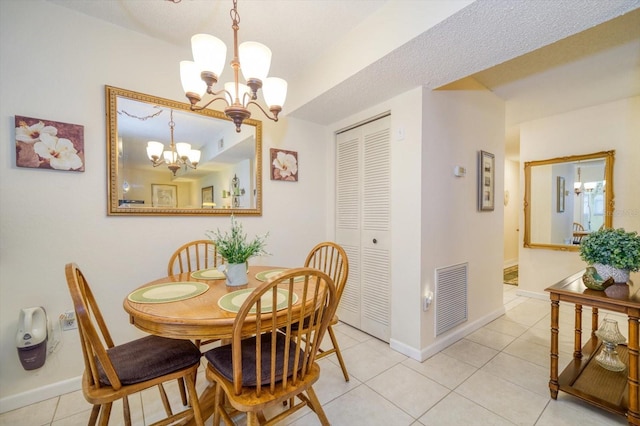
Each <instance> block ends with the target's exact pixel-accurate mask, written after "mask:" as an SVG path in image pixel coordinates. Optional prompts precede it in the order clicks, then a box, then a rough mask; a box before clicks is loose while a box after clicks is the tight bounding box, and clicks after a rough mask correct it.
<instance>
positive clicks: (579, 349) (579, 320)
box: [573, 303, 582, 359]
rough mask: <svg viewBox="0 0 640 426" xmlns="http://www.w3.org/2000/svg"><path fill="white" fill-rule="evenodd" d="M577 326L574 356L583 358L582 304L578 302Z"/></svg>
mask: <svg viewBox="0 0 640 426" xmlns="http://www.w3.org/2000/svg"><path fill="white" fill-rule="evenodd" d="M575 318H576V321H575V323H576V327H575V337H574V339H573V358H574V359H581V358H582V305H578V304H577V303H576V314H575Z"/></svg>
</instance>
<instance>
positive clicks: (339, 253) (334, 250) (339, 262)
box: [304, 241, 349, 382]
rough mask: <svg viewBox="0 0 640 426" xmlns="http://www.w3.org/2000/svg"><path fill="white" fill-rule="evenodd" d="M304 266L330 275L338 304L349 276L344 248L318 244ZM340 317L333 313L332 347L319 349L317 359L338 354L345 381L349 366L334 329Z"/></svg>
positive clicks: (330, 331)
mask: <svg viewBox="0 0 640 426" xmlns="http://www.w3.org/2000/svg"><path fill="white" fill-rule="evenodd" d="M304 266H306V267H310V268H314V269H319V270H321V271H322V272H324V273H325V274H327V275H329V277H331V279H332V280H333V282H334V283H335V286H336V292H337V294H338V304H339V303H340V298H341V297H342V293H343V292H344V288H345V286H346V284H347V279H348V278H349V259H348V258H347V254H346V253H345V251H344V249H343V248H342V247H341V246H339V245H338V244H336V243H333V242H330V241H327V242H322V243H319V244H318V245H316V246H315V247H314V248H313V249H311V251H310V252H309V254H308V255H307V259H306V260H305V262H304ZM338 321H339V319H338V316H337V315H333V317H332V318H331V322H330V323H329V327H328V329H327V331H328V333H329V338H330V339H331V345H332V348H331V349H326V350H323V349H319V353H318V356H317V359H320V358H324V357H325V356H328V355H331V354H333V353H335V354H336V357H337V358H338V362H339V363H340V368H341V369H342V375H343V376H344V380H345V381H347V382H348V381H349V373H348V372H347V366H346V365H345V363H344V359H342V353H341V352H340V346H339V345H338V339H337V338H336V335H335V333H334V331H333V326H334V325H336V324H337V323H338Z"/></svg>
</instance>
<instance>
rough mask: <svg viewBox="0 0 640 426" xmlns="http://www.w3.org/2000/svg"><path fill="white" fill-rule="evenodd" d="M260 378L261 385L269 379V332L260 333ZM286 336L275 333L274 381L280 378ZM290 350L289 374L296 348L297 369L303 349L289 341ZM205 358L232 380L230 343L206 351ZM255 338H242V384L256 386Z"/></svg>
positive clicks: (291, 371) (268, 381)
mask: <svg viewBox="0 0 640 426" xmlns="http://www.w3.org/2000/svg"><path fill="white" fill-rule="evenodd" d="M261 340H262V342H261V347H260V349H261V351H260V352H261V359H262V366H261V378H262V380H261V381H260V382H261V384H262V385H267V384H269V383H270V381H271V371H270V369H271V333H265V334H262V335H261ZM286 340H287V337H286V336H285V335H284V334H282V333H276V373H275V376H276V377H275V379H276V382H279V381H281V380H282V376H283V370H284V359H285V357H284V344H285V342H286ZM290 344H291V350H290V351H289V367H288V368H289V374H288V377H291V376H292V375H293V370H292V369H293V361H294V357H295V353H296V350H298V351H299V352H300V361H298V364H299V365H298V370H300V368H301V365H300V364H302V362H301V361H302V356H303V351H302V350H300V349H297V348H296V345H295V343H294V342H291V343H290ZM204 356H205V358H206V359H207V361H209V363H211V366H212V367H213V368H215V369H216V370H217V371H218V372H219V373H220V374H221V375H222V376H224V377H225V378H226V379H227V380H229V381H233V362H232V356H231V345H224V346H219V347H217V348H213V349H211V350H210V351H207V352H206V353H205V354H204ZM256 384H257V378H256V338H255V337H251V338H248V339H244V340H242V386H256Z"/></svg>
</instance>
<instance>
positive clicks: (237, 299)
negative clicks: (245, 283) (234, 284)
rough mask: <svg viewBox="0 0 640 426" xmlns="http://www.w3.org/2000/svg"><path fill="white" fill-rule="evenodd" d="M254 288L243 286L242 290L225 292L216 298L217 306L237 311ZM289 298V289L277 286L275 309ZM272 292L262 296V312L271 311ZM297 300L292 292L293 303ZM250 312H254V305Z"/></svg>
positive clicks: (280, 306) (282, 306) (283, 305)
mask: <svg viewBox="0 0 640 426" xmlns="http://www.w3.org/2000/svg"><path fill="white" fill-rule="evenodd" d="M253 290H254V289H252V288H245V289H242V290H237V291H234V292H231V293H227V294H225V295H224V296H222V297H221V298H220V300H218V306H220V308H222V309H224V310H225V311H228V312H233V313H237V312H238V311H239V310H240V307H241V306H242V304H243V303H244V301H245V300H247V298H248V297H249V295H250V294H251V292H252V291H253ZM288 299H289V291H288V290H284V289H281V288H279V289H278V299H277V302H278V304H277V305H276V311H279V310H280V309H283V308H286V307H287V304H288ZM271 300H272V294H271V292H268V293H267V294H265V295H264V296H262V312H263V313H266V312H271V310H272V303H271ZM297 301H298V295H297V294H295V293H293V303H296V302H297ZM250 312H251V313H255V312H256V311H255V307H254V308H253V309H251V311H250Z"/></svg>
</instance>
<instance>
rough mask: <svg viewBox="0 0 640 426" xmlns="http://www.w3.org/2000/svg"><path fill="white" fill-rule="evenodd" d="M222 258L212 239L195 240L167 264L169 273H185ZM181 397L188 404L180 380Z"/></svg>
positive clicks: (204, 267)
mask: <svg viewBox="0 0 640 426" xmlns="http://www.w3.org/2000/svg"><path fill="white" fill-rule="evenodd" d="M221 262H222V258H221V257H220V256H219V255H218V248H217V246H216V245H215V243H214V242H213V241H212V240H194V241H190V242H188V243H185V244H183V245H182V246H180V247H178V249H176V251H174V252H173V254H172V255H171V257H170V258H169V263H168V264H167V275H176V274H183V273H185V272H195V271H198V270H201V269H207V268H215V267H216V266H218V263H221ZM214 342H217V340H216V339H210V340H204V341H202V340H199V339H198V340H195V341H194V343H195V345H196V346H197V347H198V348H200V347H201V346H204V345H208V344H210V343H214ZM180 382H181V383H180V386H179V389H180V398H181V399H182V403H183V404H186V401H187V392H186V388H185V386H184V383H182V380H180Z"/></svg>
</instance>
